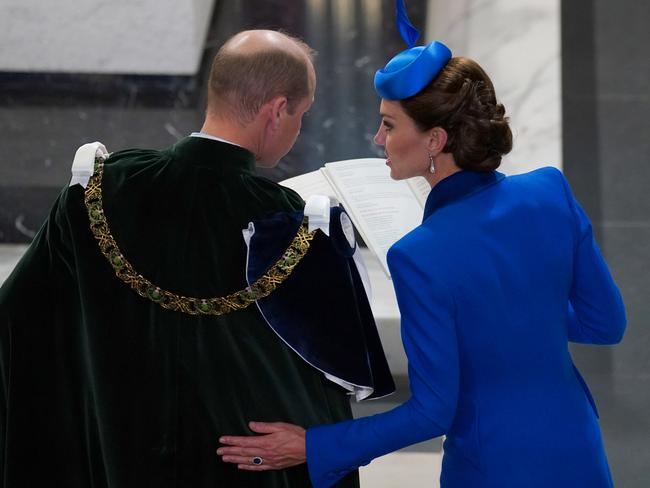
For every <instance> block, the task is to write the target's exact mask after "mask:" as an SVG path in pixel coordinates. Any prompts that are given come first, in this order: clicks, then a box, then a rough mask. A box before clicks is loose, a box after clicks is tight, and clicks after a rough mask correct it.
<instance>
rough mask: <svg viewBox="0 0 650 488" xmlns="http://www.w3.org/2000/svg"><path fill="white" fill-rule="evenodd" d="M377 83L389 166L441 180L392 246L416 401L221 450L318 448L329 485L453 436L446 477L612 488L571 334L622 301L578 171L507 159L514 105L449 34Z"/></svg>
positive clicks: (301, 451) (619, 330)
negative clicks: (526, 168) (512, 163)
mask: <svg viewBox="0 0 650 488" xmlns="http://www.w3.org/2000/svg"><path fill="white" fill-rule="evenodd" d="M375 85H376V88H377V90H378V92H379V94H380V95H381V96H382V101H381V107H380V113H381V117H382V123H381V126H380V128H379V130H378V132H377V134H376V136H375V141H376V142H377V144H380V145H383V146H384V147H385V151H386V156H387V164H388V165H389V166H390V169H391V176H392V177H393V178H394V179H397V180H400V179H405V178H410V177H413V176H424V177H425V178H426V179H427V180H428V181H429V183H430V184H431V186H432V190H431V193H430V195H429V197H428V200H427V202H426V207H425V211H424V219H423V223H422V225H421V226H419V227H417V228H416V229H415V230H413V231H412V232H410V233H409V234H408V235H406V236H405V237H404V238H402V239H401V240H400V241H398V242H397V243H396V244H395V245H393V247H392V248H391V249H390V251H389V253H388V265H389V267H390V270H391V274H392V277H393V281H394V286H395V291H396V294H397V300H398V304H399V308H400V313H401V327H402V339H403V342H404V348H405V351H406V353H407V357H408V360H409V380H410V387H411V393H412V397H411V398H410V399H409V400H408V401H407V402H406V403H404V404H402V405H400V406H398V407H397V408H395V409H393V410H391V411H389V412H385V413H382V414H379V415H375V416H372V417H366V418H361V419H357V420H353V421H347V422H342V423H339V424H334V425H326V426H318V427H311V428H309V429H308V430H307V431H306V434H305V431H304V430H303V429H302V428H301V427H297V426H291V425H288V424H259V423H253V424H252V425H251V428H252V429H253V430H254V431H256V432H258V433H264V434H267V435H266V436H260V437H251V438H236V437H227V438H223V439H221V442H222V443H224V444H226V445H229V446H230V447H222V448H220V449H219V450H218V453H219V454H221V455H222V456H223V459H224V461H228V462H234V463H238V464H239V465H240V468H241V469H251V470H263V469H278V468H285V467H288V466H292V465H294V464H297V463H301V462H304V461H305V460H306V461H307V463H308V468H309V471H310V476H311V479H312V482H313V484H314V486H316V487H317V488H322V487H327V486H331V485H333V484H334V483H335V482H336V481H337V480H338V479H340V478H341V477H342V476H344V475H345V474H346V473H348V472H349V471H350V470H353V469H356V468H357V467H358V466H360V465H364V464H367V463H369V462H370V461H371V460H372V459H373V458H375V457H377V456H381V455H383V454H386V453H388V452H390V451H393V450H396V449H399V448H402V447H404V446H406V445H409V444H413V443H416V442H420V441H423V440H425V439H429V438H432V437H436V436H440V435H443V434H444V435H446V440H445V443H444V458H443V467H442V475H441V486H442V487H443V488H451V487H472V488H476V487H499V488H503V487H528V488H530V487H554V488H561V487H571V488H575V487H589V488H599V487H609V486H612V481H611V476H610V473H609V468H608V465H607V459H606V456H605V451H604V447H603V443H602V440H601V434H600V430H599V426H598V420H597V417H598V414H597V412H596V407H595V405H594V402H593V399H592V398H591V395H590V393H589V391H588V389H587V386H586V385H585V383H584V381H583V379H582V378H581V377H580V374H579V373H578V371H577V369H576V368H575V366H574V365H573V363H572V360H571V356H570V354H569V351H568V342H569V341H573V342H581V343H595V344H613V343H616V342H618V341H620V339H621V337H622V334H623V331H624V328H625V312H624V308H623V303H622V300H621V297H620V294H619V292H618V289H617V287H616V285H615V283H614V281H613V280H612V278H611V276H610V273H609V271H608V269H607V265H606V264H605V262H604V260H603V258H602V256H601V254H600V252H599V250H598V247H597V245H596V243H595V241H594V238H593V235H592V231H591V226H590V224H589V221H588V219H587V217H586V215H585V213H584V212H583V210H582V209H581V208H580V206H579V205H578V203H577V202H576V201H575V199H574V198H573V196H572V194H571V191H570V189H569V186H568V184H567V182H566V180H565V179H564V177H563V176H562V174H561V173H560V172H559V171H557V170H556V169H553V168H543V169H540V170H537V171H533V172H531V173H528V174H524V175H519V176H512V177H505V176H504V175H503V174H501V173H498V172H496V171H495V170H496V168H497V167H498V166H499V164H500V162H501V157H502V155H503V154H506V153H508V152H509V151H510V149H511V146H512V136H511V132H510V128H509V127H508V121H507V118H505V117H504V112H505V110H504V107H503V105H501V104H499V103H497V101H496V96H495V93H494V89H493V86H492V83H491V81H490V79H489V78H488V76H487V75H486V74H485V72H484V71H483V69H481V67H480V66H479V65H478V64H477V63H475V62H474V61H472V60H469V59H466V58H458V57H455V58H451V54H450V52H449V50H448V49H447V48H446V47H445V46H444V45H442V44H440V43H438V42H434V43H431V44H430V45H428V46H426V47H417V48H411V49H408V50H407V51H404V52H403V53H400V54H398V55H397V56H396V57H395V58H393V60H391V61H390V62H389V63H388V65H387V66H386V67H385V68H384V69H383V70H380V71H379V72H378V74H377V77H376V78H375ZM260 461H261V462H262V464H261V465H255V464H252V463H253V462H256V463H259V462H260Z"/></svg>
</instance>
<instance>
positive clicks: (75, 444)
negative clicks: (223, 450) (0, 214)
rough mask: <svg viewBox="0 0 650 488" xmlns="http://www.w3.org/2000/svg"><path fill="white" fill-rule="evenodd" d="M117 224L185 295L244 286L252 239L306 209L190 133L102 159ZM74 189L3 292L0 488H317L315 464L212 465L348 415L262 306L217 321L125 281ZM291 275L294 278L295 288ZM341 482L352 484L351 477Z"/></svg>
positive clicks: (140, 262) (249, 161)
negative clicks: (274, 424)
mask: <svg viewBox="0 0 650 488" xmlns="http://www.w3.org/2000/svg"><path fill="white" fill-rule="evenodd" d="M102 188H103V201H104V210H105V214H106V217H107V221H108V224H109V225H110V228H111V230H112V234H113V236H114V237H115V240H116V242H117V243H118V245H119V247H120V249H121V250H122V251H123V253H124V255H125V257H126V259H127V260H129V261H130V263H131V264H132V265H133V267H134V268H135V269H136V270H137V271H138V272H139V273H141V274H142V275H143V276H144V277H146V278H147V279H149V280H150V281H151V282H153V283H155V284H156V285H159V286H160V287H161V288H163V289H165V290H169V291H172V292H175V293H178V294H182V295H185V296H197V297H206V296H207V297H212V296H224V295H227V294H229V293H232V292H234V291H237V290H240V289H242V288H244V287H245V286H246V282H245V263H246V247H245V244H244V241H243V238H242V232H241V231H242V229H243V228H245V227H246V226H247V224H248V222H249V221H251V220H254V219H258V218H261V217H264V216H265V215H267V214H268V213H270V212H276V211H283V210H286V211H291V210H295V209H298V208H301V207H302V201H301V199H300V197H299V196H298V195H297V194H295V193H294V192H292V191H290V190H287V189H285V188H283V187H280V186H279V185H277V184H275V183H272V182H270V181H268V180H266V179H264V178H261V177H259V176H256V175H255V173H254V159H253V155H252V154H250V153H249V152H247V151H245V150H243V149H241V148H238V147H236V146H232V145H229V144H225V143H221V142H218V141H214V140H208V139H203V138H185V139H183V140H181V141H180V142H178V143H177V144H175V145H174V146H172V147H170V148H168V149H166V150H163V151H153V150H129V151H122V152H119V153H115V154H113V155H112V156H111V157H110V158H109V159H108V161H107V162H106V164H105V167H104V178H103V184H102ZM83 197H84V189H83V188H82V187H81V186H80V185H75V186H73V187H69V188H66V189H64V190H63V191H62V193H61V194H60V196H59V198H58V199H57V201H56V203H55V204H54V207H53V209H52V212H51V214H50V216H49V218H48V219H47V221H46V223H45V224H44V226H43V228H42V229H41V230H40V232H39V233H38V235H37V236H36V238H35V239H34V242H33V244H32V245H31V247H30V248H29V250H28V251H27V253H26V255H25V257H24V258H23V259H22V260H21V262H20V263H19V264H18V266H17V267H16V270H15V271H14V272H13V274H12V275H11V276H10V277H9V278H8V280H7V281H6V283H5V284H4V285H3V287H2V288H1V289H0V374H1V380H2V382H1V383H0V398H1V401H0V409H1V410H0V483H1V486H3V487H7V488H9V487H11V488H18V487H30V488H31V487H34V488H36V487H41V486H48V487H66V488H82V487H83V488H88V487H93V488H103V487H114V488H125V487H138V488H143V487H152V488H153V487H155V488H166V487H170V488H171V487H192V488H201V487H206V488H208V487H210V488H214V487H237V488H240V487H241V488H245V487H255V488H260V487H307V486H311V485H310V482H309V476H308V473H307V469H306V465H302V466H298V467H295V468H291V469H288V470H284V471H275V472H261V473H255V472H243V471H239V470H237V468H236V466H234V465H231V464H225V463H223V462H222V461H221V460H220V458H219V457H218V456H217V455H216V453H215V450H216V448H217V447H218V438H219V436H220V435H222V434H248V433H250V431H249V430H248V428H247V422H248V421H249V420H261V421H288V422H293V423H296V424H300V425H303V426H311V425H315V424H322V423H331V422H337V421H340V420H343V419H347V418H350V417H351V411H350V406H349V402H348V397H347V395H346V394H345V392H344V391H343V389H342V388H340V387H339V386H337V385H335V384H333V383H331V382H330V381H328V380H326V379H325V378H324V376H323V374H322V373H320V372H319V371H317V370H315V369H313V368H312V367H310V366H309V365H308V364H306V363H305V362H304V361H303V360H302V359H300V358H299V357H298V356H297V355H296V354H295V353H294V352H293V351H292V350H291V349H289V348H288V347H287V346H286V345H285V344H284V342H283V341H282V340H281V339H280V338H279V337H277V336H276V335H275V333H274V332H273V331H272V330H271V329H270V328H269V327H268V326H267V324H266V323H265V322H264V320H263V319H262V317H261V315H260V313H259V312H258V310H257V308H256V307H255V305H252V306H251V307H249V308H247V309H245V310H241V311H237V312H232V313H230V314H227V315H223V316H192V315H186V314H183V313H180V312H173V311H169V310H165V309H163V308H161V307H160V306H159V305H157V304H155V303H153V302H152V301H150V300H148V299H146V298H142V297H140V296H139V295H137V294H136V293H135V292H134V291H133V290H132V289H131V288H129V286H128V285H126V284H125V283H123V282H122V281H120V280H119V279H118V278H117V277H116V276H115V273H114V271H113V269H112V268H111V266H110V265H109V263H108V261H107V259H106V258H105V257H104V256H103V255H102V254H101V253H100V251H99V247H98V244H97V242H96V241H95V239H94V237H93V235H92V234H91V232H90V230H89V221H88V216H87V214H86V209H85V206H84V201H83ZM289 279H290V278H289ZM337 486H341V487H356V486H358V475H357V473H353V474H352V475H351V476H349V477H348V478H346V479H345V480H344V481H343V482H342V483H340V485H337Z"/></svg>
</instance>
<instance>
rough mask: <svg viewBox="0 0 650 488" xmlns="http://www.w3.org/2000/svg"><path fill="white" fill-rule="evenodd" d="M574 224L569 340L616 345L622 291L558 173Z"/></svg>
mask: <svg viewBox="0 0 650 488" xmlns="http://www.w3.org/2000/svg"><path fill="white" fill-rule="evenodd" d="M561 178H562V183H563V185H564V190H565V193H566V195H567V198H568V201H569V207H570V208H571V212H572V213H573V218H574V220H575V226H576V245H575V250H574V256H573V280H572V283H571V290H570V295H569V331H568V332H569V340H570V341H572V342H579V343H584V344H616V343H618V342H620V341H621V339H622V338H623V333H624V332H625V325H626V318H625V306H624V305H623V299H622V298H621V294H620V292H619V290H618V287H617V286H616V283H615V282H614V279H613V278H612V275H611V274H610V272H609V269H608V267H607V263H606V262H605V259H604V258H603V256H602V254H601V252H600V249H599V248H598V244H596V240H595V239H594V235H593V231H592V227H591V222H590V221H589V217H587V214H586V213H585V211H584V210H583V209H582V207H581V206H580V204H579V203H578V202H577V201H576V199H575V198H574V197H573V194H572V193H571V189H570V188H569V184H568V182H567V181H566V179H565V178H564V176H561Z"/></svg>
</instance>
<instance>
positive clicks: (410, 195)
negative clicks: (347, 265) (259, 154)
mask: <svg viewBox="0 0 650 488" xmlns="http://www.w3.org/2000/svg"><path fill="white" fill-rule="evenodd" d="M280 184H282V185H284V186H287V187H289V188H291V189H292V190H295V191H296V192H298V194H299V195H300V196H301V197H302V198H303V199H304V200H307V199H308V198H309V197H310V196H311V195H327V196H330V197H334V198H336V199H337V200H338V201H339V202H341V203H342V204H343V206H344V207H345V210H346V211H347V213H348V214H349V216H350V218H351V219H352V222H353V223H354V225H355V227H356V229H357V231H358V232H359V234H360V235H361V238H362V239H363V240H364V241H365V243H366V245H367V246H368V248H369V249H370V251H372V252H373V253H374V254H375V256H377V258H378V259H379V262H380V263H381V265H382V267H383V269H384V271H385V272H386V274H387V275H388V276H389V277H390V273H389V271H388V265H387V264H386V253H387V252H388V248H389V247H390V246H391V245H393V243H395V242H396V241H397V240H398V239H400V238H401V237H403V236H404V235H405V234H406V233H408V232H409V231H411V230H412V229H414V228H415V227H417V226H418V225H419V224H420V223H421V222H422V213H423V211H424V204H425V202H426V199H427V195H428V194H429V191H430V190H431V187H430V186H429V183H428V182H427V181H426V180H425V179H424V178H422V177H417V178H411V179H409V180H402V181H395V180H393V179H391V177H390V168H388V166H386V160H385V159H379V158H367V159H349V160H346V161H337V162H333V163H326V164H325V166H324V167H322V168H320V169H319V170H317V171H312V172H311V173H305V174H303V175H300V176H295V177H293V178H289V179H287V180H284V181H281V182H280Z"/></svg>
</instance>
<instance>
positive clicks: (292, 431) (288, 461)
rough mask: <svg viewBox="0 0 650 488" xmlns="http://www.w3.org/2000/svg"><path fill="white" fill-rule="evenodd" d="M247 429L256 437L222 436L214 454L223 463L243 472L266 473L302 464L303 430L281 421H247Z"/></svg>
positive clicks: (305, 457) (304, 458) (304, 454)
mask: <svg viewBox="0 0 650 488" xmlns="http://www.w3.org/2000/svg"><path fill="white" fill-rule="evenodd" d="M248 425H249V427H250V429H251V430H252V431H253V432H257V433H258V434H265V435H258V436H229V435H228V436H223V437H221V438H219V442H220V443H221V444H224V446H222V447H220V448H219V449H217V454H218V455H219V456H221V459H222V460H223V461H224V462H226V463H234V464H237V467H238V468H239V469H244V470H247V471H269V470H273V469H284V468H290V467H292V466H296V465H298V464H302V463H304V462H305V461H306V460H307V456H306V453H305V429H303V428H302V427H299V426H297V425H293V424H285V423H284V422H273V423H267V422H250V423H249V424H248Z"/></svg>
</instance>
